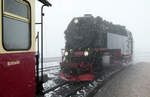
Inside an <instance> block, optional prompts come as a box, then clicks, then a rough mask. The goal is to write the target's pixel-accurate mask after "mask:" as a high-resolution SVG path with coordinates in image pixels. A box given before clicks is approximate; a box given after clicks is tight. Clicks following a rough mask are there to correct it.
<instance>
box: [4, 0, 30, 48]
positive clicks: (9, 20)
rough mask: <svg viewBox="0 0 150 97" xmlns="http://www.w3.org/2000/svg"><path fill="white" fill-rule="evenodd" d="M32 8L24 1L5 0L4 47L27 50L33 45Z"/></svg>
mask: <svg viewBox="0 0 150 97" xmlns="http://www.w3.org/2000/svg"><path fill="white" fill-rule="evenodd" d="M30 23H31V22H30V7H29V4H28V3H27V2H25V1H24V0H3V45H4V48H5V49H6V50H27V49H29V48H30V45H31V43H30V42H31V31H30Z"/></svg>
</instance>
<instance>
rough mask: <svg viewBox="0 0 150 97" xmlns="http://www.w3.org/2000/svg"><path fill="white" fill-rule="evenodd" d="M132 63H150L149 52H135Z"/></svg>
mask: <svg viewBox="0 0 150 97" xmlns="http://www.w3.org/2000/svg"><path fill="white" fill-rule="evenodd" d="M133 61H134V63H139V62H150V51H135V52H134V56H133Z"/></svg>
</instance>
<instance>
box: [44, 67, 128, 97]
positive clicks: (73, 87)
mask: <svg viewBox="0 0 150 97" xmlns="http://www.w3.org/2000/svg"><path fill="white" fill-rule="evenodd" d="M123 68H125V67H118V68H117V69H116V68H115V69H114V68H112V69H106V70H104V71H102V72H101V73H100V74H99V75H98V77H97V78H96V80H94V81H91V82H78V83H69V82H63V81H62V82H61V80H60V82H61V83H59V84H57V85H56V86H54V87H52V88H49V89H47V90H45V91H44V93H46V95H45V97H92V96H91V94H92V92H93V91H94V90H95V89H96V88H97V86H100V85H103V84H104V83H106V82H107V80H109V79H110V78H111V77H112V76H113V75H114V74H117V73H118V72H119V71H121V70H122V69H123ZM58 80H59V79H58ZM93 93H94V92H93ZM89 95H90V96H89Z"/></svg>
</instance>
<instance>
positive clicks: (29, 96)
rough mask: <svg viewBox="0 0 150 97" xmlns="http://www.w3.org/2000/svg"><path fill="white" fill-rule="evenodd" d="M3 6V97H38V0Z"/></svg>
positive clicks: (5, 1) (6, 1) (8, 0)
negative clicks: (36, 37) (36, 95)
mask: <svg viewBox="0 0 150 97" xmlns="http://www.w3.org/2000/svg"><path fill="white" fill-rule="evenodd" d="M0 8H1V9H0V29H1V30H0V40H1V41H0V97H35V93H36V83H35V82H36V81H35V38H34V0H0Z"/></svg>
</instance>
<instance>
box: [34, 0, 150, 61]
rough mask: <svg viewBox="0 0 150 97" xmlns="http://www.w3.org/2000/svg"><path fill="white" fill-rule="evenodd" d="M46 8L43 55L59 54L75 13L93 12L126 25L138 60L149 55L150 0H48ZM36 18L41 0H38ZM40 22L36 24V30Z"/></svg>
mask: <svg viewBox="0 0 150 97" xmlns="http://www.w3.org/2000/svg"><path fill="white" fill-rule="evenodd" d="M49 2H51V3H52V5H53V6H52V7H45V8H44V13H45V16H44V57H60V56H61V49H62V48H64V46H65V39H64V30H65V29H66V28H67V25H68V24H69V22H70V21H71V20H72V18H73V17H79V16H83V15H84V14H92V15H93V16H95V17H96V16H100V17H102V18H103V19H105V20H107V21H111V22H113V23H114V24H120V25H124V26H126V28H127V29H128V30H129V31H131V32H132V34H133V38H134V56H135V61H149V59H150V51H149V50H150V6H149V5H150V0H49ZM35 8H36V22H40V13H41V11H40V10H41V4H40V3H39V2H38V1H36V7H35ZM37 31H40V25H37V26H36V32H37Z"/></svg>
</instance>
